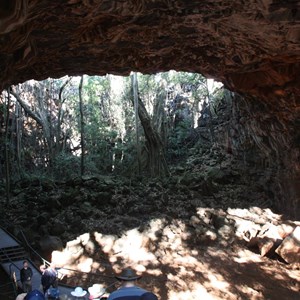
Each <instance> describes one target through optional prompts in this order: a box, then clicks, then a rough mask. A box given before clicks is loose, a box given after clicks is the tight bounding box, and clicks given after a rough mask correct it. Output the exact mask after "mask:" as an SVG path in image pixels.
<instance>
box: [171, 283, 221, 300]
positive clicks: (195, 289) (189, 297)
mask: <svg viewBox="0 0 300 300" xmlns="http://www.w3.org/2000/svg"><path fill="white" fill-rule="evenodd" d="M190 288H191V289H190V290H187V291H181V292H174V291H169V293H168V299H169V300H200V299H205V300H214V299H217V298H215V297H213V296H212V295H210V294H209V293H208V292H207V290H206V288H205V287H203V286H202V285H201V284H199V283H193V286H191V287H190Z"/></svg>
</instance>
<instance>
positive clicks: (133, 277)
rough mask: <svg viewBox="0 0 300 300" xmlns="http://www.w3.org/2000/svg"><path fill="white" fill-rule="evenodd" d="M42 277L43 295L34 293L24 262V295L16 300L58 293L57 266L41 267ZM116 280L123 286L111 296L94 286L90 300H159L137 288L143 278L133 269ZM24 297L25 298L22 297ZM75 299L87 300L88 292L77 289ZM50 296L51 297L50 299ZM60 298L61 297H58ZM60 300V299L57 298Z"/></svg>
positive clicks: (40, 298) (30, 275) (150, 293)
mask: <svg viewBox="0 0 300 300" xmlns="http://www.w3.org/2000/svg"><path fill="white" fill-rule="evenodd" d="M40 270H41V273H42V276H41V284H42V287H43V293H41V292H40V291H39V290H33V291H32V281H31V280H32V276H33V272H32V269H31V268H30V267H29V266H28V262H27V261H24V262H23V268H22V269H21V271H20V279H21V282H22V288H23V291H24V293H23V294H20V295H19V296H18V297H19V298H18V297H17V299H16V300H23V299H24V300H44V299H46V298H50V297H51V295H50V294H49V291H51V289H54V291H56V290H57V291H58V288H57V286H58V283H57V271H56V269H55V265H54V264H51V265H50V266H49V267H48V268H46V266H45V265H42V266H41V267H40ZM115 277H116V279H117V280H118V281H119V282H120V283H121V286H120V287H119V288H118V289H117V290H116V291H114V292H112V293H110V294H109V295H107V294H106V291H105V289H102V288H101V286H100V285H98V284H94V285H93V286H92V287H90V288H89V289H88V291H89V298H88V299H90V300H100V299H107V300H158V298H157V296H156V295H155V294H154V293H152V292H149V291H147V290H145V289H142V288H140V287H138V286H137V281H138V280H139V279H140V278H141V276H139V275H137V274H136V272H135V271H134V270H133V269H131V268H126V269H124V270H123V271H122V272H121V273H120V274H117V275H116V276H115ZM22 295H23V296H22ZM71 295H72V296H73V297H74V299H87V298H86V297H87V291H85V290H83V289H82V288H81V287H76V288H75V290H74V291H72V292H71ZM49 296H50V297H49ZM58 296H59V295H58ZM57 299H58V298H57Z"/></svg>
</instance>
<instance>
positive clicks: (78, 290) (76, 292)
mask: <svg viewBox="0 0 300 300" xmlns="http://www.w3.org/2000/svg"><path fill="white" fill-rule="evenodd" d="M86 293H87V291H84V290H83V289H82V288H81V287H80V286H78V287H76V288H75V290H74V291H72V292H71V295H72V296H75V297H83V296H85V294H86Z"/></svg>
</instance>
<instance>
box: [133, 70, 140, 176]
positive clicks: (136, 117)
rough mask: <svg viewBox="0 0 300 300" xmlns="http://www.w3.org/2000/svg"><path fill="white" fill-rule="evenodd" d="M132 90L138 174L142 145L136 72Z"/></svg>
mask: <svg viewBox="0 0 300 300" xmlns="http://www.w3.org/2000/svg"><path fill="white" fill-rule="evenodd" d="M131 82H132V90H133V101H134V117H135V138H136V152H137V162H138V174H139V175H140V174H141V147H140V132H139V124H138V121H139V120H138V117H139V113H138V110H139V100H138V81H137V74H136V72H134V73H133V74H132V75H131Z"/></svg>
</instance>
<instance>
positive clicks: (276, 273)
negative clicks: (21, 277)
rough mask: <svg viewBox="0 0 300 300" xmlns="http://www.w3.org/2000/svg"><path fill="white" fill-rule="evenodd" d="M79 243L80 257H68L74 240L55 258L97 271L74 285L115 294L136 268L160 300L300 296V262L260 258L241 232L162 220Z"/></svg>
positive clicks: (142, 281) (83, 237)
mask: <svg viewBox="0 0 300 300" xmlns="http://www.w3.org/2000/svg"><path fill="white" fill-rule="evenodd" d="M260 212H261V214H263V213H264V210H261V211H260ZM265 213H266V214H267V210H266V211H265ZM268 213H269V214H270V212H269V211H268ZM249 214H250V213H249V212H248V215H249ZM274 216H276V215H275V214H273V217H274ZM256 217H257V216H256ZM253 218H255V214H253ZM261 218H262V219H263V216H262V215H261ZM278 218H279V216H278ZM229 227H230V226H229ZM235 228H237V226H236V224H235ZM196 229H197V228H196ZM227 229H228V228H227ZM207 232H208V234H207ZM76 241H77V242H78V244H77V246H78V245H79V244H80V246H81V247H82V250H83V251H81V252H80V251H79V252H80V253H81V254H80V255H77V256H74V255H73V256H72V255H71V256H68V255H70V253H74V250H75V249H77V250H78V248H76V247H77V246H75V244H76V243H74V241H72V242H71V243H70V244H72V245H70V246H69V247H68V244H67V247H66V248H65V250H64V251H63V252H54V253H53V259H54V260H55V261H56V262H58V263H59V262H60V261H61V262H62V264H64V265H65V262H66V261H68V262H69V265H68V268H71V269H73V268H76V269H77V270H80V271H85V272H90V274H91V273H92V274H94V275H86V276H85V277H84V278H83V277H82V276H79V277H78V276H75V277H71V279H69V280H68V281H69V282H70V283H72V284H73V285H81V286H84V287H85V288H88V287H89V286H91V285H92V284H93V283H100V284H102V285H103V287H104V288H105V287H108V286H111V287H110V288H108V292H111V291H113V290H114V289H116V288H117V287H118V283H117V284H115V285H114V284H113V283H114V282H115V279H114V274H115V273H116V272H120V270H121V269H122V268H123V267H127V266H131V267H133V268H134V269H135V270H137V271H138V272H139V273H140V274H142V275H143V276H142V278H141V279H140V281H139V285H140V286H141V287H144V288H146V289H148V290H151V291H153V292H154V293H156V294H157V295H158V297H159V299H160V300H175V299H176V300H186V299H188V300H193V299H206V300H207V299H208V300H209V299H228V300H229V299H230V300H242V299H250V300H263V299H264V300H267V299H270V300H277V299H278V300H279V299H280V300H282V299H289V300H293V299H295V300H296V299H297V300H298V299H300V268H299V265H298V264H287V263H285V262H284V261H283V260H282V259H281V258H280V257H279V256H278V255H276V254H274V253H273V254H271V255H269V257H263V256H261V255H260V254H259V253H258V249H255V248H253V249H249V248H248V247H247V243H246V242H245V241H244V240H242V239H240V238H239V237H238V233H237V230H236V231H235V232H232V234H230V235H227V236H226V235H223V236H221V235H220V234H218V235H217V236H214V235H213V233H209V230H208V228H206V232H205V234H203V232H200V233H199V232H197V230H195V228H194V227H193V226H191V225H190V222H183V221H182V220H174V219H173V220H169V221H167V220H162V219H160V218H157V219H152V220H151V221H149V222H148V223H147V225H145V227H144V228H142V229H141V228H140V229H139V230H137V229H129V230H127V231H124V232H123V233H122V234H120V235H119V236H118V235H105V234H102V233H98V232H95V231H94V232H92V231H91V232H90V233H85V234H83V235H81V236H79V237H78V238H77V240H76ZM67 256H68V258H66V257H67ZM65 266H66V265H65ZM67 273H68V272H67ZM68 274H69V276H70V273H68ZM73 275H74V274H73ZM71 276H72V275H71Z"/></svg>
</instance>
